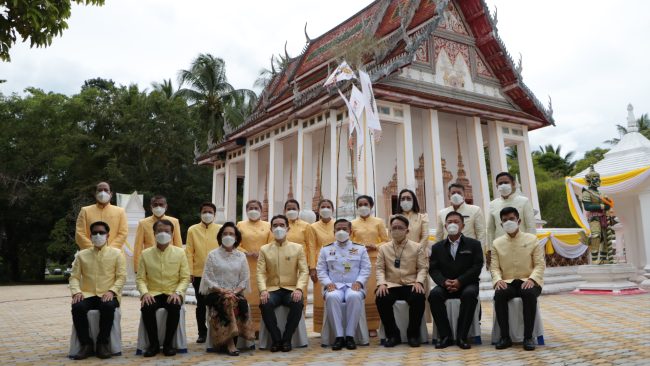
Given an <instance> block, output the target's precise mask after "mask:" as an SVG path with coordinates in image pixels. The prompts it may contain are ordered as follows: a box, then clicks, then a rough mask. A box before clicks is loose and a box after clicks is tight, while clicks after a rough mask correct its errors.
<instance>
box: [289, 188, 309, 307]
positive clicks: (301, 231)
mask: <svg viewBox="0 0 650 366" xmlns="http://www.w3.org/2000/svg"><path fill="white" fill-rule="evenodd" d="M299 214H300V204H299V203H298V201H296V200H294V199H289V200H287V202H285V203H284V215H285V216H286V217H287V218H288V219H289V228H290V229H291V230H289V231H287V240H288V241H290V242H292V243H296V244H300V245H302V248H303V249H304V250H305V255H306V256H307V258H309V247H310V244H309V241H310V240H311V228H310V226H309V224H308V223H307V222H305V221H303V220H301V219H299V218H298V215H299ZM302 292H303V293H304V294H306V293H307V287H305V288H303V289H302ZM304 310H305V311H306V310H307V308H306V307H305V309H304Z"/></svg>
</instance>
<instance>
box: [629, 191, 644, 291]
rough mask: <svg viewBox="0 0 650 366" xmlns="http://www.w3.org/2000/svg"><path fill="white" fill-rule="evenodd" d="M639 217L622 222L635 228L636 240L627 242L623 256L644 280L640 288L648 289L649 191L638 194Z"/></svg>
mask: <svg viewBox="0 0 650 366" xmlns="http://www.w3.org/2000/svg"><path fill="white" fill-rule="evenodd" d="M638 199H639V203H638V205H639V215H638V217H636V218H635V219H634V220H630V221H629V222H627V223H626V222H623V225H629V226H630V229H631V228H632V227H634V226H636V229H637V232H638V240H637V242H636V243H633V242H631V241H630V240H627V241H626V243H625V256H626V258H627V262H628V263H632V264H633V265H634V266H635V267H636V268H637V270H638V271H639V272H641V273H642V274H643V275H644V276H645V277H646V280H644V281H643V283H642V286H644V287H645V288H650V190H646V191H644V192H642V193H640V194H639V198H638Z"/></svg>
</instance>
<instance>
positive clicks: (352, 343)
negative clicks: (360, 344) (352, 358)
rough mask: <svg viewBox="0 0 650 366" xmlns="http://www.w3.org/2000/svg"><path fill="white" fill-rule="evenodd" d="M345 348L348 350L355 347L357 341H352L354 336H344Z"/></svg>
mask: <svg viewBox="0 0 650 366" xmlns="http://www.w3.org/2000/svg"><path fill="white" fill-rule="evenodd" d="M345 348H347V349H349V350H353V349H357V342H355V341H354V337H349V336H348V337H345Z"/></svg>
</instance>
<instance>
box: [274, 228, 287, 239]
mask: <svg viewBox="0 0 650 366" xmlns="http://www.w3.org/2000/svg"><path fill="white" fill-rule="evenodd" d="M286 236H287V229H285V228H283V227H281V226H278V227H276V228H274V229H273V237H275V239H276V240H284V238H285V237H286Z"/></svg>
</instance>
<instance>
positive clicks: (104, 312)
mask: <svg viewBox="0 0 650 366" xmlns="http://www.w3.org/2000/svg"><path fill="white" fill-rule="evenodd" d="M119 306H120V303H119V302H117V297H116V296H114V297H113V300H111V301H107V302H103V301H102V299H101V297H99V296H93V297H87V298H85V299H83V300H81V301H80V302H78V303H76V304H72V324H74V329H75V330H76V331H77V337H79V342H81V344H82V345H84V346H86V345H92V344H93V340H92V339H91V338H90V332H89V330H90V328H89V325H88V311H90V310H99V334H98V335H97V344H100V343H101V344H107V343H108V340H109V337H110V335H111V328H112V327H113V318H114V317H115V308H117V307H119Z"/></svg>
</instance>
